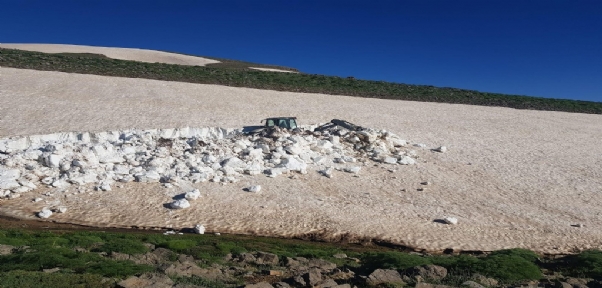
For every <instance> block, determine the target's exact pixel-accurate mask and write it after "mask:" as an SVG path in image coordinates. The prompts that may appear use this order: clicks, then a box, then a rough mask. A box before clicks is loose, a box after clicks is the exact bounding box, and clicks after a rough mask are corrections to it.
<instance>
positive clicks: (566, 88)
mask: <svg viewBox="0 0 602 288" xmlns="http://www.w3.org/2000/svg"><path fill="white" fill-rule="evenodd" d="M0 4H1V5H0V7H2V9H0V27H2V28H1V29H0V42H1V43H65V44H85V45H96V46H116V47H135V48H147V49H157V50H168V51H178V52H183V53H190V54H197V55H207V56H214V57H221V58H230V59H237V60H246V61H251V62H258V63H266V64H276V65H283V66H290V67H294V68H298V69H299V70H301V71H302V72H305V73H312V74H325V75H337V76H342V77H346V76H354V77H356V78H358V79H371V80H384V81H391V82H398V83H407V84H425V85H434V86H440V87H456V88H467V89H474V90H479V91H486V92H498V93H508V94H519V95H529V96H540V97H551V98H564V99H579V100H589V101H599V102H602V1H599V0H597V1H580V0H567V1H561V0H558V1H555V0H505V1H498V0H471V1H468V0H453V1H452V0H416V1H403V0H396V1H395V0H393V1H385V0H383V1H377V0H374V1H354V0H346V1H339V0H331V1H329V0H317V1H314V0H278V1H273V0H269V1H268V0H265V1H262V0H239V1H234V0H215V1H200V0H199V1H175V0H174V1H167V0H165V1H152V0H146V1H128V0H72V1H63V0H52V1H48V0H41V1H37V0H36V1H34V0H31V1H30V0H0Z"/></svg>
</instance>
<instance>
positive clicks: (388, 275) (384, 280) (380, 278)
mask: <svg viewBox="0 0 602 288" xmlns="http://www.w3.org/2000/svg"><path fill="white" fill-rule="evenodd" d="M366 283H367V284H368V285H370V286H376V285H380V284H398V285H405V282H404V281H403V279H401V275H400V274H399V272H397V270H391V269H376V270H374V272H372V273H371V274H370V275H368V278H367V279H366Z"/></svg>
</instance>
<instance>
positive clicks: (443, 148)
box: [433, 146, 447, 153]
mask: <svg viewBox="0 0 602 288" xmlns="http://www.w3.org/2000/svg"><path fill="white" fill-rule="evenodd" d="M433 150H434V151H436V152H440V153H445V152H447V147H445V146H441V147H439V148H435V149H433Z"/></svg>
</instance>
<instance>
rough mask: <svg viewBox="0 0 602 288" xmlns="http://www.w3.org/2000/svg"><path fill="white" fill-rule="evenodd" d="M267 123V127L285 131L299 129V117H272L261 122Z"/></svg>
mask: <svg viewBox="0 0 602 288" xmlns="http://www.w3.org/2000/svg"><path fill="white" fill-rule="evenodd" d="M264 121H265V127H275V126H277V127H280V128H285V129H289V130H292V129H295V128H297V117H272V118H266V119H263V120H261V122H264Z"/></svg>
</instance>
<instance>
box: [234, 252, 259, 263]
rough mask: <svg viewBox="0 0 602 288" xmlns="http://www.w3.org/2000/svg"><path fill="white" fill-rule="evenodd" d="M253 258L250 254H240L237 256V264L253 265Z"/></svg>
mask: <svg viewBox="0 0 602 288" xmlns="http://www.w3.org/2000/svg"><path fill="white" fill-rule="evenodd" d="M255 260H256V258H255V256H254V255H253V254H251V253H240V255H238V262H241V263H255Z"/></svg>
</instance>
